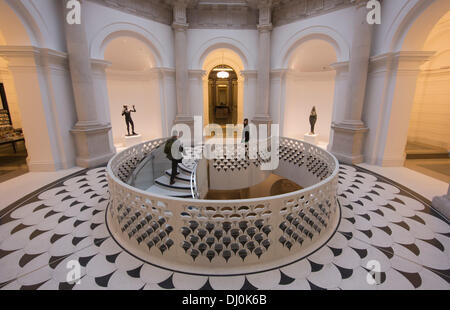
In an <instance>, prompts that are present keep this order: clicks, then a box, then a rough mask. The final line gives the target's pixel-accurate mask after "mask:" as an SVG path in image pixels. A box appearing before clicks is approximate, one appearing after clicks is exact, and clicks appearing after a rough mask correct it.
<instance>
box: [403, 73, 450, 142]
mask: <svg viewBox="0 0 450 310" xmlns="http://www.w3.org/2000/svg"><path fill="white" fill-rule="evenodd" d="M449 85H450V70H445V71H444V72H433V73H431V72H424V73H422V74H421V75H420V76H419V79H418V83H417V90H416V96H415V98H414V105H413V110H412V112H411V121H410V127H409V133H408V140H409V141H412V142H421V143H425V144H429V145H432V146H436V147H441V148H445V149H446V150H450V125H449V120H450V87H449Z"/></svg>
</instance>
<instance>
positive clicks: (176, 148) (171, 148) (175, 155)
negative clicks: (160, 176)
mask: <svg viewBox="0 0 450 310" xmlns="http://www.w3.org/2000/svg"><path fill="white" fill-rule="evenodd" d="M183 151H184V149H183V145H182V144H181V141H180V139H179V135H178V132H177V131H174V132H173V133H172V137H171V138H170V139H169V140H167V142H166V145H165V146H164V153H165V154H166V155H167V158H168V159H169V160H170V161H171V162H172V172H171V174H170V185H173V184H175V177H176V176H177V175H178V165H179V164H180V163H181V162H182V160H183Z"/></svg>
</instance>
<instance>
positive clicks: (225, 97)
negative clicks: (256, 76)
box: [208, 64, 238, 126]
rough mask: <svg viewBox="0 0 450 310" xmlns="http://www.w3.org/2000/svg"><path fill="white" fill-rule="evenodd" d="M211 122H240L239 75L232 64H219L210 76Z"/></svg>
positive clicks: (223, 124) (223, 123)
mask: <svg viewBox="0 0 450 310" xmlns="http://www.w3.org/2000/svg"><path fill="white" fill-rule="evenodd" d="M208 98H209V100H208V102H209V113H208V114H209V123H210V124H218V125H221V126H225V125H227V124H237V122H238V77H237V74H236V72H235V71H234V69H233V68H231V67H230V66H227V65H225V64H223V65H219V66H217V67H215V68H213V69H212V70H211V72H210V73H209V76H208Z"/></svg>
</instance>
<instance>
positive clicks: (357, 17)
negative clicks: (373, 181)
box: [331, 0, 373, 164]
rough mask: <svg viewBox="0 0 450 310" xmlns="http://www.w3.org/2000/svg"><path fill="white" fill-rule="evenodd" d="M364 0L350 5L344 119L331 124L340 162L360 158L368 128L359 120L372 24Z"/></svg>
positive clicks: (348, 162)
mask: <svg viewBox="0 0 450 310" xmlns="http://www.w3.org/2000/svg"><path fill="white" fill-rule="evenodd" d="M366 3H367V0H358V1H357V4H356V5H355V7H354V26H353V29H354V34H353V41H352V48H351V55H350V63H349V78H348V92H347V104H346V108H345V113H344V120H343V121H341V122H339V123H337V124H333V125H332V128H333V130H334V137H333V145H332V147H331V151H332V153H333V154H334V155H335V156H336V157H337V158H338V159H339V160H340V161H341V162H343V163H346V164H359V163H361V162H363V161H364V158H363V155H362V147H363V144H364V137H365V134H366V132H367V131H368V128H366V126H365V125H364V123H363V122H362V120H361V116H362V111H363V107H364V99H365V94H366V83H367V73H368V70H369V58H370V49H371V43H372V32H373V25H369V24H368V23H367V14H368V10H367V8H366Z"/></svg>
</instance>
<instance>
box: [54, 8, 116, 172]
mask: <svg viewBox="0 0 450 310" xmlns="http://www.w3.org/2000/svg"><path fill="white" fill-rule="evenodd" d="M67 2H68V1H67V0H66V1H64V11H63V18H64V22H63V23H64V28H65V34H66V44H67V53H68V57H69V66H70V75H71V78H72V88H73V95H74V99H75V109H76V113H77V119H78V121H77V122H76V124H75V126H74V128H73V129H72V131H71V132H72V134H73V135H74V137H75V143H76V147H77V159H76V162H77V165H79V166H81V167H86V168H90V167H96V166H98V165H101V164H105V163H106V162H108V160H109V159H110V158H111V157H112V156H113V155H114V151H113V150H112V148H111V145H112V143H111V141H110V139H111V138H110V135H109V132H110V130H111V125H110V124H105V123H102V122H101V121H100V118H99V116H98V113H97V111H98V110H99V109H97V105H98V104H99V103H98V102H97V100H96V99H95V98H96V96H95V90H94V83H93V78H92V70H91V62H90V55H89V47H88V42H87V39H86V30H85V26H84V25H85V20H84V17H85V15H86V14H85V12H83V11H82V14H81V24H79V25H78V24H73V25H69V24H68V23H67V22H66V20H65V19H66V14H67V12H68V11H67V9H66V5H65V4H66V3H67ZM81 5H82V8H84V6H85V3H84V0H83V1H81Z"/></svg>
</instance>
